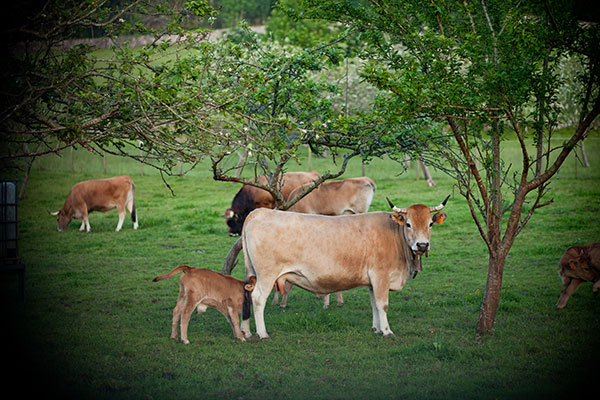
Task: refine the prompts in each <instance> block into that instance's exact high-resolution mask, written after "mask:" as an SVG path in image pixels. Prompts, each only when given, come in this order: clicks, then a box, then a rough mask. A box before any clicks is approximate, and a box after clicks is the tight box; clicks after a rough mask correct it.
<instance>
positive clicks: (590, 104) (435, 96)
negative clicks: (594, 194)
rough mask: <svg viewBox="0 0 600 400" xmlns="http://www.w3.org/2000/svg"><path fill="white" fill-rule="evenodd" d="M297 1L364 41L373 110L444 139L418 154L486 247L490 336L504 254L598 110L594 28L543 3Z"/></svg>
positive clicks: (599, 37) (484, 327)
mask: <svg viewBox="0 0 600 400" xmlns="http://www.w3.org/2000/svg"><path fill="white" fill-rule="evenodd" d="M302 3H303V5H304V7H303V8H302V11H301V13H302V15H305V16H307V17H309V18H322V19H328V20H330V21H333V22H336V23H341V24H343V25H344V26H346V27H347V29H348V34H352V35H355V36H357V37H359V38H360V39H361V40H363V41H365V42H368V43H369V44H370V46H369V47H368V48H367V50H366V51H364V52H363V53H362V55H361V56H362V57H363V59H364V60H365V66H364V68H363V71H362V74H363V77H364V78H365V79H367V80H368V81H369V82H371V83H372V84H374V85H376V86H377V87H378V88H379V89H381V90H384V91H386V92H387V95H386V96H385V101H380V102H378V103H376V104H375V109H376V110H377V112H378V113H380V114H381V115H385V116H392V117H393V118H398V116H399V115H402V116H405V117H406V116H409V115H410V116H411V118H412V119H413V120H415V121H425V122H430V125H429V126H430V128H431V129H435V128H436V127H437V128H440V129H443V130H444V131H445V132H448V137H447V141H446V143H444V144H443V145H441V146H440V142H439V141H438V142H436V143H432V144H430V145H429V146H427V147H426V149H425V150H426V152H427V153H428V154H430V155H431V154H437V155H439V157H438V158H437V162H436V164H435V165H438V166H439V167H440V168H444V169H445V170H446V171H447V172H448V173H450V174H451V175H452V176H453V177H454V178H455V179H456V181H457V184H458V187H459V189H460V192H461V194H462V195H463V196H464V197H465V199H466V200H467V203H468V206H469V209H470V211H471V216H472V218H473V221H474V222H475V224H476V226H477V228H478V230H479V233H480V235H481V237H482V239H483V240H484V242H485V244H486V246H487V249H488V252H489V260H488V278H487V284H486V289H485V292H484V296H483V300H482V304H481V308H480V313H479V318H478V322H477V331H478V332H482V333H485V332H490V331H492V330H493V324H494V321H495V317H496V311H497V309H498V304H499V300H500V293H501V287H502V276H503V270H504V265H505V260H506V257H507V255H508V253H509V251H510V249H511V247H512V245H513V244H514V242H515V240H516V238H517V236H518V234H519V233H520V232H521V231H522V230H523V228H524V227H525V226H526V224H527V223H528V222H529V221H530V219H531V218H532V215H533V213H534V211H535V210H537V209H538V208H540V207H543V206H545V205H548V204H550V203H551V202H552V199H550V200H548V198H547V193H548V188H549V184H550V181H551V178H552V177H553V176H554V175H555V174H556V172H557V171H558V170H559V168H560V167H561V165H562V164H563V162H564V161H565V159H566V158H567V156H568V155H569V153H570V152H571V151H572V150H573V149H574V148H575V146H576V145H577V144H578V143H580V142H581V141H582V140H583V139H584V138H585V136H586V134H587V133H588V130H589V128H590V126H591V124H592V122H593V121H594V120H595V119H596V117H597V116H598V113H599V112H600V90H599V88H600V72H599V71H600V69H599V68H600V60H599V57H600V31H599V29H598V25H597V22H598V21H594V22H592V23H586V22H583V21H582V20H581V19H585V18H582V17H585V15H584V14H581V15H578V10H579V9H578V8H577V3H571V2H562V1H549V0H539V1H529V2H521V1H511V0H509V1H505V0H502V1H496V0H478V1H467V0H443V1H437V0H419V1H409V2H406V1H401V0H398V1H385V2H383V1H379V0H370V1H367V2H361V3H360V4H355V3H353V2H349V1H345V0H340V1H337V0H330V1H321V0H319V1H316V0H304V1H303V2H302ZM296 12H297V13H298V14H297V15H299V14H300V12H299V11H296ZM566 57H577V59H578V60H580V62H581V74H580V75H579V76H578V81H577V84H578V90H576V91H574V93H573V94H574V95H575V96H577V98H576V99H574V100H573V104H576V106H577V110H576V114H577V115H579V116H581V117H580V118H578V120H577V123H576V125H575V126H574V127H573V131H572V133H571V135H570V137H569V138H568V139H567V140H565V141H564V142H563V143H561V144H556V142H551V139H552V133H553V129H554V128H555V127H556V126H557V121H558V116H559V114H560V112H561V110H560V107H559V106H558V104H557V103H556V98H557V94H558V93H559V91H560V89H561V87H562V85H563V84H564V81H563V80H562V79H561V78H560V74H559V73H560V66H561V63H562V62H563V60H564V59H565V58H566ZM383 118H385V117H383ZM507 137H515V138H516V139H517V140H518V142H519V144H520V150H521V161H520V165H519V166H512V165H505V163H504V162H503V160H502V157H501V147H502V143H503V140H505V139H506V138H507ZM532 146H533V147H532ZM435 160H436V159H434V158H430V161H429V163H431V162H433V161H435Z"/></svg>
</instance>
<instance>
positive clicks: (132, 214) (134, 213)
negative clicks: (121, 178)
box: [129, 181, 138, 224]
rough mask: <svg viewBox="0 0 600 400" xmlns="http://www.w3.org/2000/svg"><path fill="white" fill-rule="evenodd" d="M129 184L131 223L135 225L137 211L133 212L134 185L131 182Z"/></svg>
mask: <svg viewBox="0 0 600 400" xmlns="http://www.w3.org/2000/svg"><path fill="white" fill-rule="evenodd" d="M129 183H130V184H131V191H130V192H129V193H131V222H133V223H134V224H137V222H138V220H137V211H136V210H135V185H134V184H133V181H130V182H129Z"/></svg>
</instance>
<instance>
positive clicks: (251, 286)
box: [244, 276, 256, 292]
mask: <svg viewBox="0 0 600 400" xmlns="http://www.w3.org/2000/svg"><path fill="white" fill-rule="evenodd" d="M255 285H256V277H255V276H251V277H250V278H248V280H247V281H246V283H245V284H244V289H245V290H246V291H247V292H251V291H252V290H254V286H255Z"/></svg>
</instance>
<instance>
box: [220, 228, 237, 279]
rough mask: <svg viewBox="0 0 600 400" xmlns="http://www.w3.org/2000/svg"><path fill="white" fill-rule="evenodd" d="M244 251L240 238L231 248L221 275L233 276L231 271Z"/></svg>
mask: <svg viewBox="0 0 600 400" xmlns="http://www.w3.org/2000/svg"><path fill="white" fill-rule="evenodd" d="M241 250H242V238H241V237H240V238H239V239H238V240H237V241H236V242H235V243H234V244H233V246H232V247H231V249H230V250H229V253H228V254H227V257H226V258H225V262H224V263H223V268H221V273H222V274H225V275H231V271H233V268H234V267H235V265H236V264H237V256H238V254H239V253H240V251H241Z"/></svg>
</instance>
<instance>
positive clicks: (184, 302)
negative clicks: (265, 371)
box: [153, 265, 256, 344]
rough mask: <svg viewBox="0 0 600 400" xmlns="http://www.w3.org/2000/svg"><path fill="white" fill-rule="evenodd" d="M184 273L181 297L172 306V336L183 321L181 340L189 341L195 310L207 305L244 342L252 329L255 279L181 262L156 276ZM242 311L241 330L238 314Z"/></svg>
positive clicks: (168, 276)
mask: <svg viewBox="0 0 600 400" xmlns="http://www.w3.org/2000/svg"><path fill="white" fill-rule="evenodd" d="M179 272H183V274H182V275H181V277H180V278H179V296H178V297H177V305H176V306H175V308H174V309H173V325H172V329H171V339H177V323H178V322H180V323H181V341H182V342H183V343H185V344H189V343H190V341H189V340H188V337H187V330H188V324H189V323H190V317H191V316H192V312H193V311H194V309H196V308H197V309H198V313H203V312H205V311H206V310H207V308H208V307H211V308H215V309H216V310H218V311H220V312H221V313H222V314H223V315H224V316H225V318H227V321H228V322H229V324H230V325H231V328H232V329H233V335H234V336H235V337H236V338H237V339H240V340H241V341H242V342H245V341H246V339H244V338H245V337H246V338H248V337H250V336H252V333H251V332H250V302H251V301H252V299H251V298H250V293H251V292H252V289H254V284H255V282H256V279H255V278H254V277H252V278H250V279H249V280H248V282H247V283H244V282H242V281H241V280H239V279H236V278H234V277H233V276H230V275H223V274H220V273H218V272H215V271H211V270H209V269H205V268H192V267H188V266H187V265H181V266H179V267H177V268H175V269H174V270H172V271H171V272H169V273H167V274H164V275H159V276H157V277H156V278H154V279H153V282H158V281H160V280H163V279H167V278H170V277H172V276H173V275H176V274H178V273H179ZM240 313H241V314H242V325H241V329H240V321H239V314H240Z"/></svg>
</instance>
